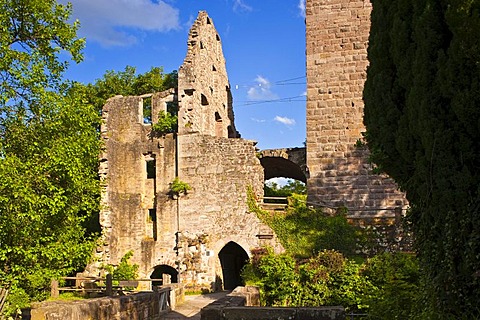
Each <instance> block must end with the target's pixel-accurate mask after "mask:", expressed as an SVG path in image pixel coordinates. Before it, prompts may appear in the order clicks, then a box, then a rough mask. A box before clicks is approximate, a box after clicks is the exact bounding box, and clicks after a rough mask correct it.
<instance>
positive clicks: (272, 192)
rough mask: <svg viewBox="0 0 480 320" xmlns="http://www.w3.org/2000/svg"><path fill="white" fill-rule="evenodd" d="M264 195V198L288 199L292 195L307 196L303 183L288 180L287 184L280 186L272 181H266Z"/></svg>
mask: <svg viewBox="0 0 480 320" xmlns="http://www.w3.org/2000/svg"><path fill="white" fill-rule="evenodd" d="M264 193H265V196H266V197H288V196H291V195H292V194H294V193H295V194H307V187H306V186H305V183H303V182H301V181H298V180H294V179H289V180H288V182H287V183H286V184H285V185H283V186H280V185H278V184H277V183H276V182H274V181H268V182H266V183H265V185H264Z"/></svg>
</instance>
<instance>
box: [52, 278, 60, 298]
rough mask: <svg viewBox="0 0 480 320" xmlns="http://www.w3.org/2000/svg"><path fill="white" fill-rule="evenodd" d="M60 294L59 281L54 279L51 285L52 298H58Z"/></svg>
mask: <svg viewBox="0 0 480 320" xmlns="http://www.w3.org/2000/svg"><path fill="white" fill-rule="evenodd" d="M59 295H60V292H59V290H58V280H57V279H52V283H51V284H50V296H51V297H52V298H58V296H59Z"/></svg>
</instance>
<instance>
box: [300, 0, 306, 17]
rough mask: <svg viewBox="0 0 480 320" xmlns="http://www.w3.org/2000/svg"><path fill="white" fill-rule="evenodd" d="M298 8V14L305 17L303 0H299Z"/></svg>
mask: <svg viewBox="0 0 480 320" xmlns="http://www.w3.org/2000/svg"><path fill="white" fill-rule="evenodd" d="M298 9H300V15H301V16H302V17H304V18H305V0H299V2H298Z"/></svg>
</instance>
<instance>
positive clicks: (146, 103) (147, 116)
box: [142, 97, 152, 124]
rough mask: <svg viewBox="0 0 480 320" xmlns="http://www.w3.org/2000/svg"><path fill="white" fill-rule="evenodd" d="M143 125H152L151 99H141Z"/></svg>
mask: <svg viewBox="0 0 480 320" xmlns="http://www.w3.org/2000/svg"><path fill="white" fill-rule="evenodd" d="M142 103H143V123H144V124H152V97H146V98H143V101H142Z"/></svg>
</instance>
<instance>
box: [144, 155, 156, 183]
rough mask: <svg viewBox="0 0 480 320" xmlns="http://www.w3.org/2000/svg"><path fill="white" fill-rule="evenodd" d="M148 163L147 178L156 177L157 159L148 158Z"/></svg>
mask: <svg viewBox="0 0 480 320" xmlns="http://www.w3.org/2000/svg"><path fill="white" fill-rule="evenodd" d="M146 165H147V179H155V177H156V174H155V171H156V170H155V159H148V160H146Z"/></svg>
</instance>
